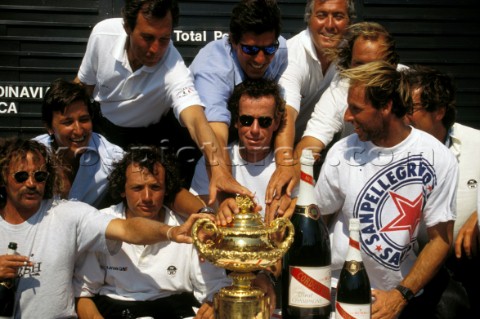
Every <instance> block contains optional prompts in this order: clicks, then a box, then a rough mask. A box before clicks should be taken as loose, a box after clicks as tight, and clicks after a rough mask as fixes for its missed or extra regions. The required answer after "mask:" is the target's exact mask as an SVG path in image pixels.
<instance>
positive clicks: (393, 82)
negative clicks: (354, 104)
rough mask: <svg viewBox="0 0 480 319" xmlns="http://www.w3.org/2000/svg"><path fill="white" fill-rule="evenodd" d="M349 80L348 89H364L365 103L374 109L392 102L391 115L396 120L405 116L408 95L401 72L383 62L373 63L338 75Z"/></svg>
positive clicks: (343, 71) (406, 85)
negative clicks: (357, 87) (394, 116)
mask: <svg viewBox="0 0 480 319" xmlns="http://www.w3.org/2000/svg"><path fill="white" fill-rule="evenodd" d="M340 75H341V76H344V77H346V78H348V79H349V80H350V87H352V86H363V87H365V101H367V102H370V103H371V104H372V106H373V107H374V108H376V109H381V108H383V107H385V106H386V105H387V104H388V102H389V101H392V113H393V114H395V115H396V116H397V117H398V118H402V117H403V116H405V114H407V105H406V104H405V99H406V97H407V96H408V95H410V92H409V88H408V84H407V82H406V80H405V76H404V75H403V73H402V72H398V71H397V70H396V68H395V66H393V65H391V64H390V63H387V62H385V61H374V62H370V63H367V64H364V65H360V66H357V67H354V68H351V69H346V70H342V71H341V73H340Z"/></svg>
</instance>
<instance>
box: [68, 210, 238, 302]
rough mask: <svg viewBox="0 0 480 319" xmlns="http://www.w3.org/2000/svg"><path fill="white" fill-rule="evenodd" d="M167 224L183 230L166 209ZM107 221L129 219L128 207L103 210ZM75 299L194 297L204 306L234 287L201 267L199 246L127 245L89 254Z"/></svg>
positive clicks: (80, 269) (222, 272) (79, 273)
mask: <svg viewBox="0 0 480 319" xmlns="http://www.w3.org/2000/svg"><path fill="white" fill-rule="evenodd" d="M164 209H165V212H166V213H165V219H164V223H165V224H168V225H171V226H178V225H181V224H182V223H183V222H184V221H183V219H182V218H181V217H180V216H179V215H177V214H175V213H174V212H173V211H171V210H170V209H168V208H167V207H165V206H164ZM101 212H102V213H103V214H102V215H108V216H112V217H115V218H121V219H125V213H124V212H125V206H124V204H122V203H121V204H118V205H116V206H111V207H108V208H105V209H102V210H101ZM74 284H75V295H76V297H79V296H82V297H91V296H93V295H94V294H100V295H106V296H108V297H110V298H114V299H120V300H155V299H158V298H165V297H168V296H171V295H174V294H179V293H181V292H193V293H194V295H195V297H196V298H197V300H198V301H199V302H200V303H203V302H205V301H206V300H209V301H211V300H212V298H213V295H214V294H215V293H216V292H218V291H219V290H220V288H222V287H225V286H228V285H230V284H231V280H230V279H229V278H228V277H227V276H226V273H225V270H224V269H222V268H218V267H215V266H214V265H213V264H211V263H210V262H208V261H205V262H201V261H200V258H199V256H198V253H197V250H196V249H195V246H193V245H191V244H179V243H175V242H166V241H165V242H159V243H156V244H153V245H145V246H144V245H132V244H128V243H123V244H122V249H121V250H120V251H119V252H118V253H117V254H115V255H113V256H111V255H108V254H103V253H89V254H88V256H87V257H86V258H85V259H84V262H83V263H81V264H79V267H78V268H77V269H76V272H75V280H74Z"/></svg>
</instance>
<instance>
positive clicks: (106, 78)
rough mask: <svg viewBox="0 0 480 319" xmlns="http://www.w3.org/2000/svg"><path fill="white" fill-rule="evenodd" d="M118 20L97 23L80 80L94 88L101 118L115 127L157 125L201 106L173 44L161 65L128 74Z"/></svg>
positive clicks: (121, 30) (128, 69) (121, 31)
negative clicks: (170, 114)
mask: <svg viewBox="0 0 480 319" xmlns="http://www.w3.org/2000/svg"><path fill="white" fill-rule="evenodd" d="M126 41H127V34H126V32H125V30H124V28H123V22H122V19H121V18H114V19H107V20H104V21H101V22H99V23H98V24H97V25H96V26H95V27H94V28H93V31H92V34H91V35H90V38H89V39H88V44H87V50H86V52H85V55H84V57H83V61H82V64H81V66H80V69H79V71H78V78H79V79H80V81H81V82H83V83H85V84H88V85H95V90H94V92H93V98H94V99H95V100H96V101H98V102H100V105H101V111H102V114H103V115H104V116H105V117H106V118H107V119H108V120H110V121H111V122H113V123H114V124H116V125H119V126H124V127H146V126H148V125H150V124H154V123H157V122H159V121H160V119H161V117H162V116H163V115H164V114H166V113H167V112H168V111H169V109H170V108H173V110H174V113H175V116H176V117H177V119H178V118H179V115H180V113H181V112H182V111H183V110H184V109H186V108H187V107H189V106H192V105H202V103H201V100H200V97H199V96H198V94H197V91H196V90H195V86H194V83H193V76H192V74H191V73H190V71H189V70H188V68H187V67H186V66H185V63H184V62H183V59H182V57H181V55H180V53H179V52H178V51H177V49H176V48H175V47H174V45H173V42H171V41H170V45H169V47H168V49H167V51H166V53H165V56H164V57H163V58H162V59H161V60H160V62H159V63H158V64H157V65H155V66H152V67H148V66H145V65H144V66H142V67H141V68H140V69H138V70H136V71H135V72H132V69H131V67H130V63H129V62H128V57H127V52H126V50H125V44H126Z"/></svg>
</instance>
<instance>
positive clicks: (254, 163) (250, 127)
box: [190, 79, 285, 216]
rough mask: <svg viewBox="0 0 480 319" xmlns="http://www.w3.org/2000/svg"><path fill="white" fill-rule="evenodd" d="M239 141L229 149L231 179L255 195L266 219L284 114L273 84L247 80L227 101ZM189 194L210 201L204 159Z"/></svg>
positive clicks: (196, 172) (278, 91)
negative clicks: (275, 149)
mask: <svg viewBox="0 0 480 319" xmlns="http://www.w3.org/2000/svg"><path fill="white" fill-rule="evenodd" d="M228 109H229V111H230V112H231V115H232V123H234V126H235V128H236V132H232V134H234V133H235V135H237V137H238V140H236V141H235V142H233V143H231V144H230V145H229V146H228V151H229V152H230V158H231V159H232V175H233V176H234V177H235V179H236V180H237V181H239V182H240V183H241V184H242V185H245V186H246V187H247V188H249V189H251V190H252V191H254V192H255V194H256V197H257V199H258V201H259V204H260V205H261V206H262V211H261V214H262V215H263V216H264V215H265V210H264V209H265V208H266V205H265V192H266V189H267V185H268V181H269V180H270V177H271V176H272V174H273V172H274V171H275V156H274V152H273V141H274V137H275V134H276V132H277V130H278V128H279V127H280V125H281V123H282V119H283V115H284V112H285V102H284V100H283V99H282V97H281V96H280V89H279V87H278V85H277V84H276V83H275V82H274V81H272V80H266V79H259V80H245V81H243V82H242V83H240V84H238V85H237V86H236V87H235V89H234V90H233V93H232V95H231V96H230V98H229V100H228ZM190 191H191V192H192V193H194V194H195V195H199V196H200V197H203V198H207V197H208V176H207V171H206V169H205V159H204V158H203V157H202V158H201V159H200V160H199V162H198V163H197V167H196V169H195V174H194V176H193V179H192V184H191V186H190Z"/></svg>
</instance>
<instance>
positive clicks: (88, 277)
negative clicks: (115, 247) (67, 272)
mask: <svg viewBox="0 0 480 319" xmlns="http://www.w3.org/2000/svg"><path fill="white" fill-rule="evenodd" d="M98 255H100V254H98ZM98 257H99V256H97V254H96V253H92V252H87V253H85V254H83V255H82V256H80V257H79V258H77V262H76V263H75V272H74V276H73V287H74V293H75V297H76V298H78V297H93V296H94V295H96V294H98V293H99V291H100V288H101V287H102V286H103V285H104V278H105V271H104V270H103V269H102V268H101V267H100V263H99V260H98Z"/></svg>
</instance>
